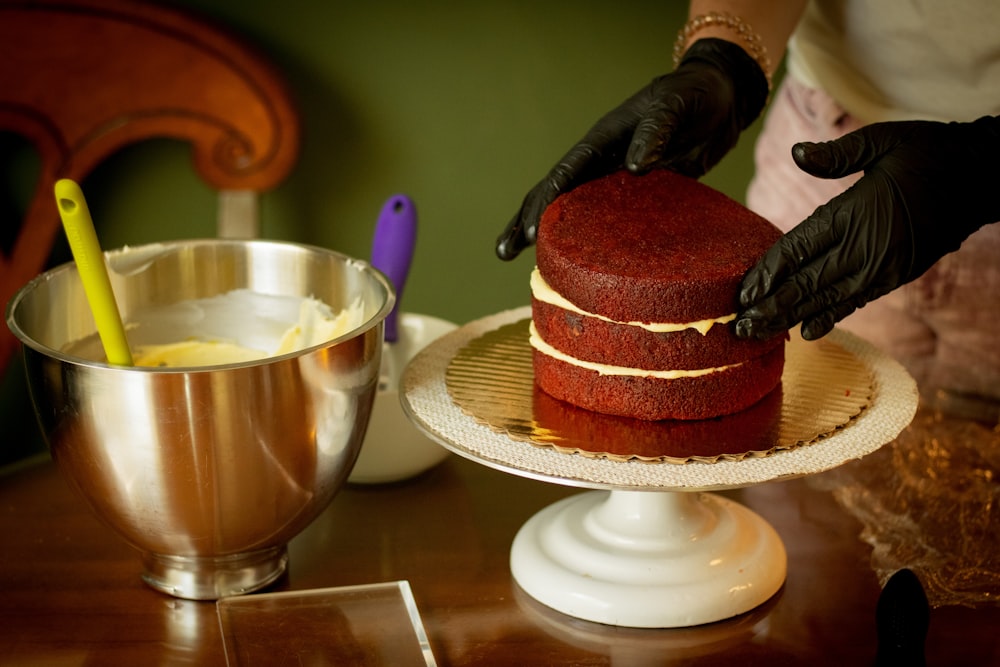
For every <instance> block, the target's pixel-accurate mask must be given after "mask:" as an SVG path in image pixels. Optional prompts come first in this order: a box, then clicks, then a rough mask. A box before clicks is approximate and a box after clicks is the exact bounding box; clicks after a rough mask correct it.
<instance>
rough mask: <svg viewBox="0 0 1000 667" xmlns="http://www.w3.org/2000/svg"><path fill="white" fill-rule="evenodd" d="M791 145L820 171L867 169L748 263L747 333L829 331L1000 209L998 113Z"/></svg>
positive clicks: (880, 126) (834, 174) (998, 216)
mask: <svg viewBox="0 0 1000 667" xmlns="http://www.w3.org/2000/svg"><path fill="white" fill-rule="evenodd" d="M792 157H793V159H794V160H795V163H796V164H797V165H798V166H799V167H800V168H801V169H803V170H804V171H806V172H808V173H810V174H812V175H814V176H818V177H820V178H840V177H842V176H846V175H848V174H852V173H855V172H857V171H862V170H863V171H864V176H862V177H861V179H860V180H859V181H858V182H857V183H855V184H854V185H853V186H851V188H849V189H848V190H847V191H846V192H844V193H842V194H841V195H839V196H837V197H835V198H834V199H832V200H831V201H830V202H828V203H827V204H824V205H822V206H820V207H819V208H817V209H816V211H815V212H814V213H813V214H812V215H811V216H809V217H808V218H806V219H805V220H804V221H803V222H801V223H800V224H799V225H798V226H796V227H795V228H794V229H792V230H791V231H789V232H788V234H786V235H785V236H784V237H783V238H782V239H781V240H779V241H778V243H776V244H775V245H774V247H772V248H771V249H770V250H769V251H768V252H767V254H766V255H765V256H764V257H763V258H762V259H761V261H760V262H759V263H758V264H757V265H756V266H754V267H753V268H751V269H750V271H748V272H747V274H746V276H745V277H744V279H743V284H742V286H741V289H740V295H739V298H740V305H741V306H742V307H743V308H744V311H743V312H742V313H741V314H740V315H739V317H738V319H737V322H736V333H737V335H739V336H743V337H749V338H768V337H770V336H772V335H775V334H777V333H781V332H784V331H786V330H788V329H789V328H791V327H792V326H794V325H795V324H797V323H798V322H802V336H803V338H806V339H807V340H812V339H816V338H820V337H822V336H824V335H826V334H827V333H829V332H830V330H831V329H833V326H834V324H835V323H836V322H839V321H840V320H842V319H843V318H845V317H847V316H848V315H850V314H851V313H852V312H854V310H855V309H857V308H860V307H861V306H863V305H864V304H866V303H868V302H869V301H871V300H873V299H876V298H878V297H880V296H882V295H884V294H887V293H889V292H891V291H892V290H894V289H896V288H897V287H899V286H900V285H903V284H905V283H908V282H910V281H911V280H914V279H916V278H918V277H919V276H920V275H921V274H923V273H924V272H925V271H927V269H929V268H930V267H931V265H933V264H934V263H935V262H936V261H937V260H938V259H940V258H941V257H942V256H944V255H945V254H947V253H949V252H952V251H954V250H957V249H958V247H959V246H960V245H961V244H962V242H963V241H964V240H965V239H966V238H967V237H968V236H969V235H970V234H972V233H973V232H974V231H976V230H977V229H979V228H980V227H981V226H983V225H985V224H988V223H992V222H996V221H998V220H1000V192H998V184H1000V117H990V116H986V117H983V118H980V119H979V120H977V121H975V122H971V123H938V122H932V121H899V122H885V123H876V124H873V125H869V126H868V127H863V128H861V129H860V130H857V131H855V132H852V133H850V134H847V135H845V136H843V137H841V138H840V139H837V140H835V141H830V142H826V143H818V144H814V143H800V144H796V145H795V146H794V147H793V148H792Z"/></svg>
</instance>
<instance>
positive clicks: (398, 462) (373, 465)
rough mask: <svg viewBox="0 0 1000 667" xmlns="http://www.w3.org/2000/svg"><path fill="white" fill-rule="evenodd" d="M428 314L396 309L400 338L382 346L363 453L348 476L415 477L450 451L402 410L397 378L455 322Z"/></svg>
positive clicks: (372, 480) (369, 479) (365, 479)
mask: <svg viewBox="0 0 1000 667" xmlns="http://www.w3.org/2000/svg"><path fill="white" fill-rule="evenodd" d="M457 326H458V325H456V324H455V323H454V322H448V321H447V320H442V319H439V318H437V317H432V316H430V315H419V314H416V313H400V316H399V340H398V341H397V342H395V343H390V344H386V346H385V349H384V350H383V352H382V364H383V368H382V374H383V376H384V380H385V382H380V383H379V390H378V393H377V394H376V395H375V404H374V406H373V407H372V416H371V420H370V421H369V422H368V432H367V434H366V435H365V440H364V444H363V445H362V446H361V454H360V455H359V456H358V460H357V462H356V463H355V464H354V469H353V470H352V471H351V475H350V477H348V481H349V482H353V483H357V484H385V483H388V482H398V481H402V480H404V479H409V478H411V477H415V476H416V475H419V474H420V473H422V472H424V471H426V470H429V469H431V468H433V467H434V466H436V465H437V464H438V463H440V462H441V461H443V460H444V459H445V458H446V457H447V456H448V450H447V449H445V448H444V447H443V446H441V445H439V444H437V443H436V442H434V441H433V440H431V439H430V438H428V437H427V436H425V435H424V434H423V433H421V432H420V431H419V430H418V429H417V427H416V426H414V425H413V422H411V421H410V419H409V418H408V417H407V416H406V413H405V412H403V406H402V404H401V403H400V401H399V379H400V376H401V375H402V373H403V369H404V368H405V367H406V364H407V363H409V361H410V359H412V358H413V357H414V355H416V354H417V352H419V351H420V350H422V349H423V348H424V347H426V346H427V345H428V344H429V343H431V342H433V341H434V340H436V339H437V338H440V337H441V336H443V335H444V334H446V333H448V332H449V331H452V330H454V329H455V328H457Z"/></svg>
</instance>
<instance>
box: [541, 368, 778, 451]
mask: <svg viewBox="0 0 1000 667" xmlns="http://www.w3.org/2000/svg"><path fill="white" fill-rule="evenodd" d="M534 389H535V390H534V394H533V396H532V410H533V415H534V419H535V421H536V422H537V424H538V427H539V428H542V429H551V430H552V432H556V433H559V434H560V435H562V436H565V437H566V441H567V442H571V443H572V452H573V453H578V454H583V455H584V456H592V457H607V458H611V459H616V460H628V459H640V460H644V461H669V462H672V463H680V462H686V461H687V460H690V459H692V458H694V459H699V460H703V461H704V460H709V461H711V460H713V459H718V458H719V457H726V458H729V459H739V458H743V457H744V456H747V455H750V454H754V455H761V454H764V453H766V452H769V451H771V450H773V449H774V447H775V443H777V442H778V439H779V437H780V435H781V411H782V398H783V396H782V387H781V385H780V384H779V385H778V387H776V388H775V389H773V390H771V391H770V392H769V393H768V394H767V395H766V396H764V397H763V398H762V399H760V400H759V401H757V402H756V403H754V404H753V405H751V406H750V407H749V408H747V409H746V410H741V411H739V412H737V413H734V414H731V415H725V416H722V417H716V418H714V419H694V420H679V419H667V420H659V421H650V420H646V419H630V418H628V417H619V416H617V415H606V414H601V413H599V412H594V411H592V410H584V409H583V408H578V407H576V406H575V405H571V404H570V403H567V402H566V401H560V400H559V399H556V398H552V397H551V396H549V395H548V394H546V393H545V392H544V391H542V390H541V389H539V388H538V387H537V386H536V387H535V388H534ZM553 446H555V447H559V448H562V449H563V450H564V451H565V450H566V448H567V445H566V444H564V443H563V442H559V443H555V444H554V445H553Z"/></svg>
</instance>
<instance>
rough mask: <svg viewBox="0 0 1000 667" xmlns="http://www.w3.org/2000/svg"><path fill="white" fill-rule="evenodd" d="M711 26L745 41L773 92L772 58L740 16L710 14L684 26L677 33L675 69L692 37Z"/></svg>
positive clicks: (700, 16) (746, 48)
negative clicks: (731, 32)
mask: <svg viewBox="0 0 1000 667" xmlns="http://www.w3.org/2000/svg"><path fill="white" fill-rule="evenodd" d="M709 26H721V27H724V28H728V29H730V30H732V31H734V32H735V33H736V34H737V35H739V37H740V39H741V40H743V46H744V48H745V50H746V52H747V53H749V54H750V57H751V58H753V59H754V60H756V61H757V64H758V65H760V68H761V69H762V70H763V71H764V78H765V79H767V90H768V91H769V92H770V90H771V58H770V57H769V56H768V55H767V48H765V46H764V44H763V43H761V41H760V35H758V34H757V33H756V32H754V31H753V28H751V27H750V26H749V25H747V23H746V22H745V21H744V20H743V19H741V18H740V17H739V16H733V15H732V14H729V13H727V12H722V13H719V12H709V13H707V14H699V15H698V16H695V17H694V18H693V19H691V20H690V21H688V22H687V23H685V24H684V27H683V28H681V30H680V32H678V33H677V41H676V42H674V67H677V65H678V64H680V62H681V56H683V55H684V47H685V46H687V43H688V40H689V39H691V36H692V35H694V34H695V33H697V32H699V31H700V30H702V29H704V28H708V27H709Z"/></svg>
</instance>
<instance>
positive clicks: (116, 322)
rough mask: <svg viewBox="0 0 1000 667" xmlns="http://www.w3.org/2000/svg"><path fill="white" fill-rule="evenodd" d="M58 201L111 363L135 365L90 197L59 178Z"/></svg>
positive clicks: (64, 227) (85, 290)
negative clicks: (91, 214) (88, 202)
mask: <svg viewBox="0 0 1000 667" xmlns="http://www.w3.org/2000/svg"><path fill="white" fill-rule="evenodd" d="M55 196H56V205H57V206H58V207H59V216H60V217H61V218H62V223H63V229H65V230H66V238H67V239H68V240H69V248H70V250H71V251H72V252H73V259H74V260H75V261H76V269H77V271H78V272H79V273H80V280H81V282H82V283H83V291H84V293H85V294H86V295H87V303H88V304H89V305H90V311H91V312H92V313H93V314H94V321H95V322H96V323H97V334H98V335H99V336H100V337H101V344H102V345H103V346H104V353H105V355H107V357H108V363H111V364H116V365H119V366H131V365H132V352H131V350H130V349H129V346H128V340H127V339H126V337H125V327H124V325H122V318H121V313H119V312H118V302H117V301H115V293H114V292H113V291H112V289H111V279H110V278H109V277H108V267H107V264H105V262H104V253H103V252H101V245H100V243H98V241H97V232H96V231H95V230H94V222H93V220H92V219H91V217H90V209H89V208H88V207H87V200H86V199H84V197H83V191H82V190H81V189H80V186H79V185H77V184H76V182H75V181H72V180H70V179H68V178H64V179H61V180H59V181H57V182H56V186H55Z"/></svg>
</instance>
